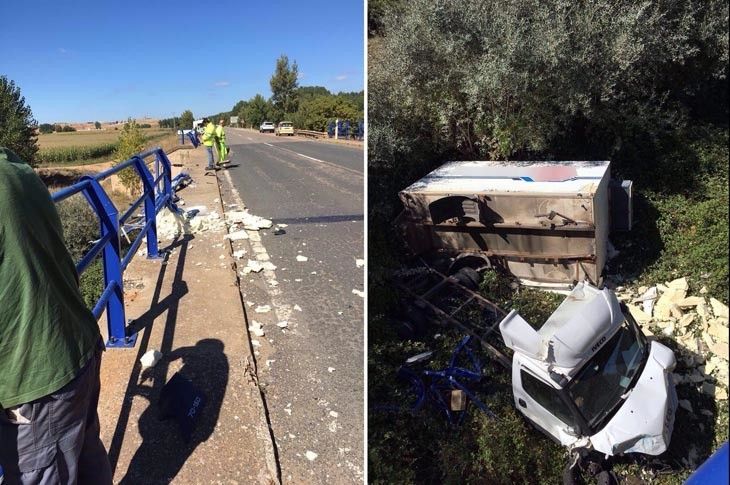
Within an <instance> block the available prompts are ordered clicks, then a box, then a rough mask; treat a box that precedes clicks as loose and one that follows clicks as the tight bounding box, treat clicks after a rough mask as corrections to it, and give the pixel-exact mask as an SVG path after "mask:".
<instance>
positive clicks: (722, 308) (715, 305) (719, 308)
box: [710, 298, 728, 320]
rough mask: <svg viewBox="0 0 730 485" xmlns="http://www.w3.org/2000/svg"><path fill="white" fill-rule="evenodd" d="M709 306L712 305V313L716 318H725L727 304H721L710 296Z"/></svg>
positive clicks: (726, 315)
mask: <svg viewBox="0 0 730 485" xmlns="http://www.w3.org/2000/svg"><path fill="white" fill-rule="evenodd" d="M710 306H711V307H712V314H713V315H715V316H716V317H718V318H724V319H726V320H727V318H728V314H727V305H723V304H722V303H721V302H719V301H718V300H716V299H714V298H710Z"/></svg>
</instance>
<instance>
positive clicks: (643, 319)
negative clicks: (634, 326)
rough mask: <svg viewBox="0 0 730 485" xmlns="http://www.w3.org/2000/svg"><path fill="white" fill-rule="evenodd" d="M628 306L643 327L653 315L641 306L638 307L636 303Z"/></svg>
mask: <svg viewBox="0 0 730 485" xmlns="http://www.w3.org/2000/svg"><path fill="white" fill-rule="evenodd" d="M628 307H629V313H631V316H632V317H634V320H636V322H637V323H638V324H639V325H641V326H642V327H643V326H644V324H646V323H649V322H650V321H651V315H649V314H648V313H646V312H645V311H643V310H642V309H641V308H639V307H637V306H636V305H628Z"/></svg>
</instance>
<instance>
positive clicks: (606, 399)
mask: <svg viewBox="0 0 730 485" xmlns="http://www.w3.org/2000/svg"><path fill="white" fill-rule="evenodd" d="M647 355H648V353H647V351H646V339H645V338H644V335H643V334H642V333H641V330H639V328H638V327H637V326H636V324H635V323H633V322H631V323H629V322H628V321H624V323H623V324H622V325H621V327H620V328H619V330H618V332H616V334H615V335H614V336H613V337H611V339H610V340H609V341H608V342H607V343H606V345H604V346H603V348H602V349H601V350H599V351H598V353H596V355H594V356H593V359H591V360H590V361H589V362H588V363H587V364H586V366H585V367H584V368H583V369H582V370H581V371H580V372H579V373H578V374H577V375H576V376H575V378H574V379H573V381H572V382H571V383H570V384H569V385H568V392H569V394H570V396H571V398H572V399H573V401H575V404H576V406H577V407H578V410H579V411H580V412H581V413H582V414H583V417H584V418H585V419H586V421H587V422H588V425H589V426H590V427H591V428H596V427H597V425H598V424H599V423H601V421H602V420H603V419H604V418H605V417H606V416H608V415H609V414H611V412H612V411H613V410H614V409H616V408H617V407H618V406H619V405H620V404H621V403H622V402H623V399H625V398H626V391H627V390H628V389H630V388H631V386H632V384H633V382H634V380H635V378H636V377H638V374H639V370H640V369H641V366H642V365H643V363H644V360H645V359H646V356H647Z"/></svg>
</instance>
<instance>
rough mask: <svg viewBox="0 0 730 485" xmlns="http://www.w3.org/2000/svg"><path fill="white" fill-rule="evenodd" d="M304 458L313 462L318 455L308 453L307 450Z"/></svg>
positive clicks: (311, 452)
mask: <svg viewBox="0 0 730 485" xmlns="http://www.w3.org/2000/svg"><path fill="white" fill-rule="evenodd" d="M304 456H306V457H307V460H309V461H314V460H316V459H317V457H318V456H319V455H317V453H315V452H313V451H309V450H307V452H306V453H305V454H304Z"/></svg>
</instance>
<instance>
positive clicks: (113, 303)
mask: <svg viewBox="0 0 730 485" xmlns="http://www.w3.org/2000/svg"><path fill="white" fill-rule="evenodd" d="M152 155H154V156H155V175H154V176H153V175H152V173H151V172H150V169H149V167H148V166H147V163H146V162H145V160H144V159H145V158H147V157H149V156H152ZM130 167H131V168H133V169H134V170H135V171H136V172H137V176H138V177H139V178H140V181H141V183H142V195H141V196H140V197H139V198H138V199H137V200H136V201H134V202H133V203H132V204H131V206H130V207H129V209H127V211H126V212H125V213H124V214H122V215H121V217H120V216H119V212H118V210H117V208H116V207H115V206H114V203H113V202H112V200H111V199H110V198H109V195H108V194H107V193H106V191H105V190H104V188H103V187H102V186H101V184H100V182H101V181H102V180H104V179H106V178H107V177H109V176H111V175H114V174H116V173H118V172H120V171H121V170H124V169H125V168H130ZM171 170H172V169H171V164H170V160H169V159H168V158H167V155H166V154H165V152H164V151H163V150H162V149H161V148H159V147H158V148H155V149H152V150H149V151H146V152H144V153H140V154H138V155H135V156H133V157H132V158H130V159H129V160H126V161H124V162H122V163H120V164H118V165H116V166H114V167H112V168H110V169H109V170H106V171H104V172H102V173H100V174H97V175H95V176H93V177H91V176H85V177H82V178H81V179H80V180H79V181H78V182H76V183H75V184H74V185H72V186H70V187H66V188H65V189H62V190H59V191H58V192H55V193H53V194H52V198H53V202H55V203H59V202H61V201H63V200H65V199H67V198H69V197H71V196H72V195H75V194H78V193H81V194H83V196H84V197H85V198H86V200H87V201H88V203H89V205H90V206H91V208H92V210H93V211H94V213H95V214H96V216H97V218H98V219H99V227H100V235H99V240H98V241H96V242H95V243H94V245H93V246H92V247H91V249H90V250H89V251H88V252H87V253H86V254H85V255H84V256H83V257H82V258H81V260H80V261H79V262H78V263H76V271H77V272H78V274H79V275H81V274H82V273H83V272H84V271H85V270H86V269H87V268H88V267H89V265H90V264H91V263H92V262H93V261H94V260H95V259H96V257H97V256H98V255H99V254H100V253H101V254H102V262H103V273H104V291H103V292H102V294H101V297H100V298H99V301H97V303H96V305H94V308H93V309H92V313H93V314H94V317H95V318H97V319H99V317H100V316H101V314H102V313H103V312H104V309H106V313H107V325H108V330H109V340H108V341H107V343H106V346H107V347H134V345H135V342H136V339H137V334H136V332H135V333H132V332H131V331H129V329H128V327H127V324H126V323H127V322H126V318H125V313H124V280H123V279H122V275H123V273H124V270H125V269H126V268H127V266H128V265H129V263H130V261H131V260H132V258H133V257H134V255H135V254H136V252H137V249H139V246H140V245H141V244H142V240H143V239H144V238H146V240H147V257H148V258H150V259H158V258H160V253H159V248H158V245H157V223H156V216H157V213H158V212H159V211H160V210H161V209H162V208H163V207H165V206H167V207H169V208H170V209H171V210H173V211H177V208H176V207H175V205H174V203H173V198H174V191H173V179H172V177H171V175H172V173H171ZM176 178H177V177H176ZM143 204H144V225H143V226H142V229H141V231H140V233H139V235H138V236H137V237H136V238H135V239H134V241H133V242H132V243H131V246H130V248H129V250H128V251H127V253H126V255H125V256H124V257H122V252H121V243H120V237H119V235H120V228H122V227H124V224H125V223H126V222H127V221H128V220H129V219H130V217H132V215H133V214H134V212H135V211H136V210H137V209H138V208H139V207H140V206H141V205H143Z"/></svg>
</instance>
